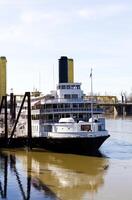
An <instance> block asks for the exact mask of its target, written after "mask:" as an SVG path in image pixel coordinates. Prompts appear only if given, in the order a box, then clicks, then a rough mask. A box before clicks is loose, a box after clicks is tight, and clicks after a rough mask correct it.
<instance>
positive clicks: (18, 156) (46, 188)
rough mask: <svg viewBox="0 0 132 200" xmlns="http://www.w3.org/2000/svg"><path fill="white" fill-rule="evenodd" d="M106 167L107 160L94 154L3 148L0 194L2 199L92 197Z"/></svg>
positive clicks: (98, 186)
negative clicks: (6, 149) (4, 149)
mask: <svg viewBox="0 0 132 200" xmlns="http://www.w3.org/2000/svg"><path fill="white" fill-rule="evenodd" d="M107 169H108V160H107V159H103V158H98V157H88V156H79V155H70V154H56V153H49V152H26V151H14V150H12V151H10V152H8V151H5V152H4V153H2V154H1V156H0V195H1V198H3V199H4V198H8V199H26V200H28V199H40V200H41V199H47V198H48V199H63V200H67V199H69V200H70V199H85V198H86V199H92V198H93V196H94V194H95V193H96V192H97V191H98V189H99V188H100V187H101V186H103V184H104V175H105V173H106V172H107ZM13 194H15V196H16V198H13V196H12V195H13Z"/></svg>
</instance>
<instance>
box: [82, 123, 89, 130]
mask: <svg viewBox="0 0 132 200" xmlns="http://www.w3.org/2000/svg"><path fill="white" fill-rule="evenodd" d="M81 131H91V125H90V124H85V125H81Z"/></svg>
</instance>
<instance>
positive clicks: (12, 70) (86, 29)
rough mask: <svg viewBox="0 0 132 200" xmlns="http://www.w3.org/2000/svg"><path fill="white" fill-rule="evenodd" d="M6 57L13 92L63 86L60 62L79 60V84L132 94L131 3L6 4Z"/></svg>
mask: <svg viewBox="0 0 132 200" xmlns="http://www.w3.org/2000/svg"><path fill="white" fill-rule="evenodd" d="M0 56H5V57H6V58H7V92H8V93H10V91H11V88H13V92H14V93H17V94H22V93H24V92H25V91H32V90H33V88H37V89H38V90H40V91H41V92H42V93H43V94H47V93H49V92H50V90H54V89H55V88H56V84H58V59H59V58H60V57H61V56H67V57H69V58H73V59H74V71H75V73H74V80H75V81H76V82H81V83H82V89H83V90H84V93H85V94H88V93H90V77H89V75H90V71H91V68H92V69H93V90H94V93H96V94H100V95H106V94H107V95H108V94H109V95H117V96H120V94H121V92H124V93H127V94H129V93H130V92H132V78H131V76H132V1H131V0H92V1H91V0H0Z"/></svg>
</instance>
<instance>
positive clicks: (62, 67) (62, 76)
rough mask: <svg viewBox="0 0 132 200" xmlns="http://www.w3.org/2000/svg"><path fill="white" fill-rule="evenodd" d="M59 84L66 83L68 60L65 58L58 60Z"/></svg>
mask: <svg viewBox="0 0 132 200" xmlns="http://www.w3.org/2000/svg"><path fill="white" fill-rule="evenodd" d="M59 83H68V58H67V57H66V56H62V57H61V58H60V59H59Z"/></svg>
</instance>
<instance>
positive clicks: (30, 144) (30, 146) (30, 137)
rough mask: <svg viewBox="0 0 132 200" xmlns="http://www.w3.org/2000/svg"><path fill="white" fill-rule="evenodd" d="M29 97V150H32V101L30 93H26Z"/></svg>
mask: <svg viewBox="0 0 132 200" xmlns="http://www.w3.org/2000/svg"><path fill="white" fill-rule="evenodd" d="M26 96H27V98H28V99H27V106H28V118H27V120H28V121H27V124H28V129H27V131H28V148H29V149H32V124H31V123H32V121H31V99H30V92H26Z"/></svg>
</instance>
